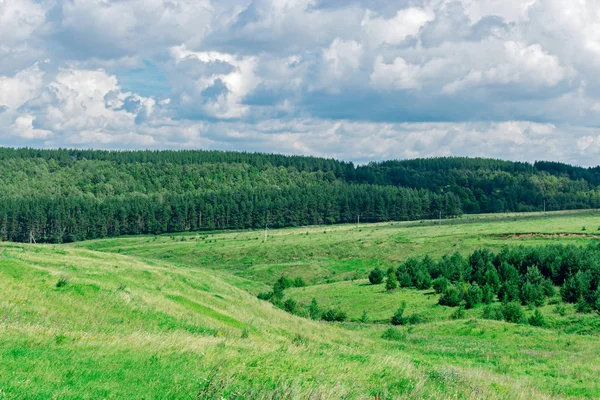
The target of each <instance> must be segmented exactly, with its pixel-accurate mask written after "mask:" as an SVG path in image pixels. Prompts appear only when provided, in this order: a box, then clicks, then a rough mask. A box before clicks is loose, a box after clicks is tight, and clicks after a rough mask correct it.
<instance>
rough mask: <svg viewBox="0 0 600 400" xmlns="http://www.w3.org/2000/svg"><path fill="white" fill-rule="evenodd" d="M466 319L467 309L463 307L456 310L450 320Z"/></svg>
mask: <svg viewBox="0 0 600 400" xmlns="http://www.w3.org/2000/svg"><path fill="white" fill-rule="evenodd" d="M464 317H465V309H464V308H463V307H458V308H457V309H456V310H454V311H453V312H452V314H450V318H452V319H463V318H464Z"/></svg>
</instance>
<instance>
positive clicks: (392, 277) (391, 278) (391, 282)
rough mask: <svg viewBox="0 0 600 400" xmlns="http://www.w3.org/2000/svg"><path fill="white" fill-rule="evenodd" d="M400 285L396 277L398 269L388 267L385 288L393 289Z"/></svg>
mask: <svg viewBox="0 0 600 400" xmlns="http://www.w3.org/2000/svg"><path fill="white" fill-rule="evenodd" d="M397 287H398V278H396V271H394V270H393V269H392V268H390V269H388V272H387V278H386V281H385V290H387V291H391V290H394V289H396V288H397Z"/></svg>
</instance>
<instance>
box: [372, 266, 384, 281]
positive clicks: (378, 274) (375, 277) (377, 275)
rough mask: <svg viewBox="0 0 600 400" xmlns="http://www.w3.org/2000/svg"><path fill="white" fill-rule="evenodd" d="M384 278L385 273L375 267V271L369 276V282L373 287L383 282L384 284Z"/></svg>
mask: <svg viewBox="0 0 600 400" xmlns="http://www.w3.org/2000/svg"><path fill="white" fill-rule="evenodd" d="M384 276H385V274H384V273H383V271H382V270H381V269H379V267H375V269H373V270H372V271H371V273H370V274H369V282H371V285H379V284H380V283H381V282H383V278H384Z"/></svg>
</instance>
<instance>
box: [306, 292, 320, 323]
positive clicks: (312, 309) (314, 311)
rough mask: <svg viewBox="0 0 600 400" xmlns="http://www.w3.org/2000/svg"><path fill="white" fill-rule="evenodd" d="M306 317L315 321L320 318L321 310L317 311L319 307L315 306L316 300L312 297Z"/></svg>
mask: <svg viewBox="0 0 600 400" xmlns="http://www.w3.org/2000/svg"><path fill="white" fill-rule="evenodd" d="M308 315H309V316H310V318H311V319H314V320H317V319H319V318H321V310H320V309H319V305H318V304H317V299H315V298H314V297H313V299H312V301H311V303H310V306H309V307H308Z"/></svg>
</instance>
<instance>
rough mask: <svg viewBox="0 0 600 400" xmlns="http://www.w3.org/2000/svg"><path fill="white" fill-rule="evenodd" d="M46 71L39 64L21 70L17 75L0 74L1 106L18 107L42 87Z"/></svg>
mask: <svg viewBox="0 0 600 400" xmlns="http://www.w3.org/2000/svg"><path fill="white" fill-rule="evenodd" d="M43 77H44V73H43V72H42V71H41V70H40V68H39V67H38V66H37V65H34V66H33V67H30V68H27V69H25V70H22V71H19V72H18V73H17V74H15V76H12V77H10V76H1V75H0V106H6V107H8V108H11V109H16V108H19V107H20V106H22V105H23V104H24V103H25V102H26V101H27V100H29V99H30V98H32V97H33V96H34V95H35V94H37V93H38V92H39V91H40V89H41V88H42V84H43Z"/></svg>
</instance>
